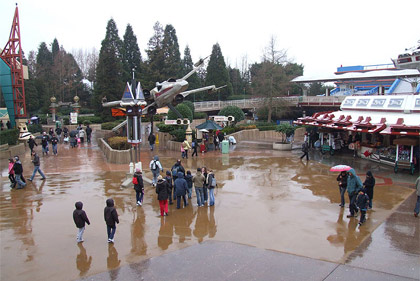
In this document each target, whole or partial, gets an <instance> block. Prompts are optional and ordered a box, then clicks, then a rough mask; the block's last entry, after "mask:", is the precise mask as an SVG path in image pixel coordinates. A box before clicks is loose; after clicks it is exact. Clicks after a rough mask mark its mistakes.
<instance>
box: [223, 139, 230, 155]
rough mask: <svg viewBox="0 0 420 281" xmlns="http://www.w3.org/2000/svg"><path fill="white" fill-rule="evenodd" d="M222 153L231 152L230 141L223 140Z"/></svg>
mask: <svg viewBox="0 0 420 281" xmlns="http://www.w3.org/2000/svg"><path fill="white" fill-rule="evenodd" d="M222 153H229V141H228V140H224V141H222Z"/></svg>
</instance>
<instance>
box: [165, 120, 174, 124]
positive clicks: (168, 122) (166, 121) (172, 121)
mask: <svg viewBox="0 0 420 281" xmlns="http://www.w3.org/2000/svg"><path fill="white" fill-rule="evenodd" d="M165 125H177V123H176V120H165Z"/></svg>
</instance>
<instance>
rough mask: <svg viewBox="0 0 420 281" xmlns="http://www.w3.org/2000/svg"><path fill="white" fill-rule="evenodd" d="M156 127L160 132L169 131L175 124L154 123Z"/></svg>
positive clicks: (173, 128)
mask: <svg viewBox="0 0 420 281" xmlns="http://www.w3.org/2000/svg"><path fill="white" fill-rule="evenodd" d="M156 127H158V128H159V131H160V132H162V133H169V132H171V131H173V130H175V126H173V125H165V123H158V124H156Z"/></svg>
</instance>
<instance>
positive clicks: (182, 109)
mask: <svg viewBox="0 0 420 281" xmlns="http://www.w3.org/2000/svg"><path fill="white" fill-rule="evenodd" d="M175 109H176V110H178V112H179V113H180V114H181V115H182V117H183V118H188V119H189V120H190V121H192V119H193V113H192V111H191V109H190V108H189V107H188V105H185V104H183V103H181V104H178V105H177V106H176V107H175ZM178 118H179V117H178V115H176V113H175V112H174V111H173V110H171V109H170V110H169V112H168V119H169V120H176V119H178Z"/></svg>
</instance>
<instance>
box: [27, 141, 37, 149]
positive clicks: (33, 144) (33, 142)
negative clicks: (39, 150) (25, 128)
mask: <svg viewBox="0 0 420 281" xmlns="http://www.w3.org/2000/svg"><path fill="white" fill-rule="evenodd" d="M28 144H29V147H30V148H34V146H38V145H37V144H36V142H35V140H34V139H29V140H28Z"/></svg>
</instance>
